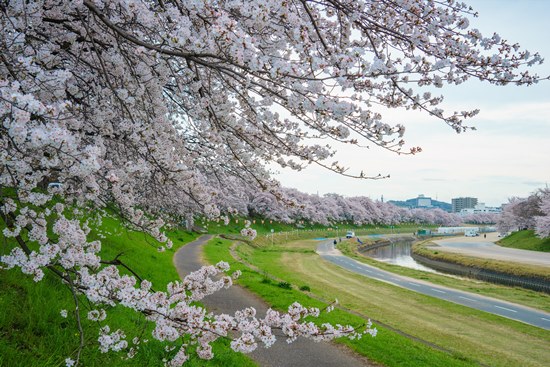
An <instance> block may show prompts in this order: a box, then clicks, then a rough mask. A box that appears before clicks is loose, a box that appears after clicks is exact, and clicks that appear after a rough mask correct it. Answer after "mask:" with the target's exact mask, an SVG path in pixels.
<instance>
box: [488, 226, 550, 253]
mask: <svg viewBox="0 0 550 367" xmlns="http://www.w3.org/2000/svg"><path fill="white" fill-rule="evenodd" d="M497 243H498V244H499V245H501V246H503V247H513V248H518V249H522V250H531V251H542V252H550V237H549V238H544V239H541V238H538V237H537V236H536V235H535V231H533V230H528V231H517V232H514V233H512V234H511V235H509V236H506V237H504V238H503V239H501V240H500V241H498V242H497Z"/></svg>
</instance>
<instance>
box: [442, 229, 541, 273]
mask: <svg viewBox="0 0 550 367" xmlns="http://www.w3.org/2000/svg"><path fill="white" fill-rule="evenodd" d="M497 240H498V237H497V234H496V233H489V234H488V235H487V238H483V237H481V236H479V237H463V236H462V237H453V238H445V239H442V240H437V241H433V242H435V243H436V244H437V245H439V248H438V250H439V249H441V251H446V252H454V253H458V254H463V255H468V256H475V257H481V258H488V259H493V260H502V261H512V262H519V263H524V264H530V265H538V266H549V267H550V253H548V252H540V251H528V250H520V249H515V248H508V247H501V246H498V245H495V244H494V242H495V241H497Z"/></svg>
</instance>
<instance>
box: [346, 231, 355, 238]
mask: <svg viewBox="0 0 550 367" xmlns="http://www.w3.org/2000/svg"><path fill="white" fill-rule="evenodd" d="M353 237H355V232H353V231H347V232H346V238H353Z"/></svg>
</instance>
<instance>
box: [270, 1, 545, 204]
mask: <svg viewBox="0 0 550 367" xmlns="http://www.w3.org/2000/svg"><path fill="white" fill-rule="evenodd" d="M465 2H466V3H468V4H470V5H472V6H473V7H474V9H475V10H476V11H478V12H479V17H478V18H475V19H473V20H471V22H470V24H471V25H472V26H473V27H475V28H478V29H479V30H481V32H482V33H483V35H486V36H489V35H491V34H492V33H493V32H497V33H499V34H500V35H501V36H502V38H504V39H506V40H508V41H510V42H512V43H515V42H517V43H519V44H520V45H521V46H522V48H523V49H527V50H529V51H531V52H539V53H540V54H541V55H542V56H543V57H544V58H545V59H546V62H545V63H544V64H543V65H541V66H538V67H536V69H535V70H536V71H537V73H538V74H539V75H541V76H548V75H550V25H549V24H548V21H549V20H550V1H547V0H524V1H519V0H518V1H516V0H475V1H474V0H469V1H468V0H465ZM444 93H445V98H446V106H451V108H449V109H448V111H451V110H455V109H458V110H459V111H461V110H470V109H473V108H479V109H481V112H480V113H479V115H477V116H476V117H475V118H473V119H470V120H468V121H467V125H473V126H475V127H476V128H477V131H469V132H467V133H463V134H456V133H455V132H454V131H453V130H452V129H451V128H450V127H448V126H447V125H445V124H444V123H442V122H440V121H439V120H435V119H432V118H430V117H428V116H427V115H426V114H422V113H416V112H412V113H411V112H409V111H400V112H396V111H395V110H392V111H391V113H389V112H386V113H384V118H385V121H386V122H391V121H395V122H403V123H404V124H405V126H406V127H407V132H406V135H405V138H406V139H405V140H406V142H407V144H408V145H407V146H421V147H422V149H423V152H422V153H420V154H418V155H415V156H397V155H395V154H393V153H390V152H387V151H382V150H381V149H376V148H374V147H373V148H371V149H370V150H364V149H357V148H351V147H347V146H346V147H342V148H340V147H339V148H338V149H339V155H338V156H337V158H338V160H339V161H340V162H345V163H346V166H347V167H350V172H353V173H357V172H359V171H360V170H364V171H365V172H366V173H368V174H369V175H376V174H378V173H381V174H390V175H391V178H389V179H385V180H357V179H351V178H346V177H342V176H340V175H337V174H335V173H331V172H328V171H326V170H324V169H322V168H319V167H315V166H311V167H309V168H307V169H306V170H305V171H302V172H293V171H286V170H280V174H279V175H277V176H276V178H277V179H279V180H280V181H281V183H282V184H283V186H287V187H295V188H297V189H299V190H301V191H304V192H308V193H317V192H318V193H319V194H321V195H322V194H325V193H329V192H336V193H339V194H342V195H345V196H355V195H365V196H370V197H371V198H372V199H379V198H380V197H381V196H382V195H383V196H384V199H385V200H390V199H395V200H403V199H409V198H413V197H416V196H417V195H418V194H424V195H426V196H430V197H432V198H433V199H435V198H437V199H439V200H441V201H446V202H450V201H451V198H454V197H459V196H473V197H477V198H478V199H479V201H480V202H484V203H486V204H487V205H490V206H497V205H500V204H502V203H505V202H507V200H508V198H509V197H511V196H520V197H524V196H527V195H529V194H530V193H531V192H533V191H534V190H536V189H537V188H540V187H543V186H545V185H546V184H547V183H549V184H550V81H545V82H541V83H538V84H537V85H535V86H531V87H517V86H512V85H510V86H506V87H499V86H494V85H490V84H483V83H479V82H471V83H467V84H465V85H462V86H453V87H450V88H446V89H445V91H444Z"/></svg>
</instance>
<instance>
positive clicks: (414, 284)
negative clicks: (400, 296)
mask: <svg viewBox="0 0 550 367" xmlns="http://www.w3.org/2000/svg"><path fill="white" fill-rule="evenodd" d="M407 283H409V284H410V285H412V286H415V287H422V286H421V285H420V284H416V283H411V282H407Z"/></svg>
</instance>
